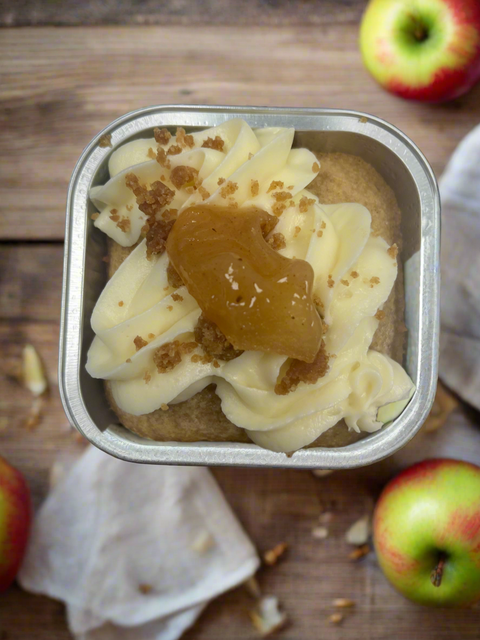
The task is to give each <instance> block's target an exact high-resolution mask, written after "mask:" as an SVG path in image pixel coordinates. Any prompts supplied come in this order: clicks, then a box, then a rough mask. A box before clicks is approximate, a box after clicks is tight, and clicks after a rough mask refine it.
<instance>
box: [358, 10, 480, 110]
mask: <svg viewBox="0 0 480 640" xmlns="http://www.w3.org/2000/svg"><path fill="white" fill-rule="evenodd" d="M360 50H361V53H362V57H363V61H364V63H365V66H366V67H367V69H368V71H369V72H370V73H371V74H372V76H373V77H374V78H375V79H376V80H377V82H378V83H379V84H380V85H381V86H382V87H384V88H385V89H387V90H388V91H390V92H391V93H394V94H396V95H398V96H400V97H402V98H408V99H411V100H420V101H423V102H442V101H445V100H451V99H453V98H457V97H458V96H461V95H463V94H464V93H466V92H467V91H469V89H471V88H472V87H473V85H474V84H475V83H476V82H477V81H478V80H480V1H479V0H415V2H412V0H371V2H370V3H369V5H368V6H367V9H366V11H365V13H364V15H363V18H362V24H361V27H360Z"/></svg>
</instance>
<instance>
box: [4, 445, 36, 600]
mask: <svg viewBox="0 0 480 640" xmlns="http://www.w3.org/2000/svg"><path fill="white" fill-rule="evenodd" d="M30 522H31V507H30V492H29V490H28V486H27V483H26V482H25V479H24V477H23V476H22V474H21V473H20V472H19V471H18V470H17V469H15V468H14V467H12V466H11V465H10V464H9V463H8V462H7V461H6V460H5V459H3V458H2V457H0V593H2V592H3V591H5V590H6V589H8V587H9V586H10V585H11V583H12V582H13V580H14V579H15V576H16V575H17V572H18V570H19V569H20V564H21V562H22V559H23V556H24V554H25V549H26V546H27V540H28V534H29V531H30Z"/></svg>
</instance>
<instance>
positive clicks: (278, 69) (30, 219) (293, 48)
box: [0, 3, 480, 240]
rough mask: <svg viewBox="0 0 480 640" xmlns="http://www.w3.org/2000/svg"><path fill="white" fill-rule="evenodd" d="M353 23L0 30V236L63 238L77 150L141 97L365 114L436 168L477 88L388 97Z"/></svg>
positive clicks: (466, 121)
mask: <svg viewBox="0 0 480 640" xmlns="http://www.w3.org/2000/svg"><path fill="white" fill-rule="evenodd" d="M238 4H239V5H241V3H238ZM55 6H57V3H55ZM357 31H358V29H357V26H356V25H343V26H335V25H320V26H318V27H316V26H315V27H304V28H300V27H278V28H262V27H254V28H253V27H252V28H242V27H205V28H202V29H196V28H194V27H182V26H178V27H144V28H142V29H135V28H129V27H112V28H88V27H86V28H84V27H80V28H76V29H66V28H65V29H52V28H37V29H29V28H26V29H10V30H4V31H3V32H2V38H1V39H0V83H1V86H2V96H1V99H0V162H1V163H2V172H1V177H0V239H15V240H25V239H44V240H60V239H62V238H63V234H64V219H65V218H64V216H65V199H66V193H67V187H68V181H69V178H70V175H71V172H72V170H73V168H74V165H75V162H76V160H77V158H78V157H79V155H80V153H81V151H82V149H83V147H84V146H85V145H86V144H87V143H88V142H89V141H90V139H91V138H92V137H93V136H94V135H95V134H96V133H98V131H99V130H100V129H102V128H103V127H104V126H106V125H107V124H108V123H109V122H110V121H112V120H113V119H114V118H116V117H118V116H120V115H122V114H124V113H126V112H128V111H131V110H134V109H137V108H139V107H142V106H145V105H152V104H162V103H163V104H168V103H188V104H201V103H206V104H249V105H252V104H257V105H259V104H260V105H278V106H303V107H342V108H351V109H357V110H360V111H366V112H369V113H373V114H375V115H377V116H380V117H382V118H384V119H385V120H388V121H389V122H392V123H393V124H395V125H396V126H398V127H399V128H400V129H402V130H403V131H404V132H405V133H406V134H407V135H409V136H410V137H411V138H412V139H413V140H414V142H416V143H417V144H418V145H419V146H420V148H421V149H422V151H423V152H424V153H425V154H426V156H427V158H428V159H429V160H430V162H431V163H432V165H433V167H434V169H435V171H436V173H437V175H439V174H440V172H441V171H442V170H443V168H444V166H445V164H446V162H447V159H448V157H449V156H450V154H451V153H452V151H453V150H454V148H455V146H456V145H457V144H458V142H459V141H460V139H461V138H462V137H463V136H464V135H465V134H466V133H467V132H468V131H469V130H470V129H471V128H472V126H473V125H474V124H475V123H476V122H478V121H479V120H480V85H479V86H477V88H476V89H474V90H473V91H472V92H471V93H470V94H469V95H467V96H466V97H464V98H461V99H459V100H457V101H456V102H454V103H451V104H449V105H445V106H427V105H420V104H415V103H410V102H405V101H402V100H400V99H398V98H395V97H393V96H391V95H389V94H387V93H385V92H384V91H382V90H381V89H380V88H379V87H378V86H377V85H376V84H375V82H374V81H373V80H372V79H371V78H370V77H369V76H368V74H367V73H366V71H365V70H364V68H363V65H362V62H361V59H360V55H359V52H358V47H357V35H358V33H357Z"/></svg>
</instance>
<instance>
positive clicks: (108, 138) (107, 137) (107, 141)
mask: <svg viewBox="0 0 480 640" xmlns="http://www.w3.org/2000/svg"><path fill="white" fill-rule="evenodd" d="M98 146H99V147H101V148H102V149H105V148H106V147H111V146H112V134H111V133H104V134H103V136H100V139H99V141H98Z"/></svg>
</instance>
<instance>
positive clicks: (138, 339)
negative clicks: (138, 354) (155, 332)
mask: <svg viewBox="0 0 480 640" xmlns="http://www.w3.org/2000/svg"><path fill="white" fill-rule="evenodd" d="M133 344H134V345H135V349H136V350H137V351H140V349H143V347H146V346H147V344H148V342H147V341H146V340H144V339H143V338H142V336H137V337H136V338H134V339H133Z"/></svg>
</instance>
